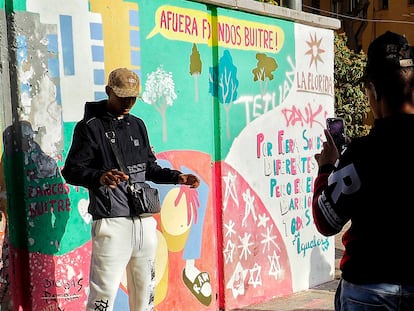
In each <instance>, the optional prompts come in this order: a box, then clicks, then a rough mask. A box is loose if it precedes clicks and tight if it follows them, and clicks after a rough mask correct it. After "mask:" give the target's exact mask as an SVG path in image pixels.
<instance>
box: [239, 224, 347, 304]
mask: <svg viewBox="0 0 414 311" xmlns="http://www.w3.org/2000/svg"><path fill="white" fill-rule="evenodd" d="M348 225H349V224H348ZM347 229H348V226H345V227H344V230H343V231H342V232H341V233H339V234H337V235H336V236H335V277H334V280H332V281H330V282H327V283H324V284H321V285H318V286H315V287H313V288H310V289H308V290H305V291H301V292H297V293H294V294H292V295H289V296H285V297H278V298H275V299H273V300H270V301H267V302H263V303H260V304H255V305H251V306H247V307H244V308H239V309H233V310H231V311H256V310H261V311H303V310H306V311H334V310H335V309H334V297H335V291H336V287H337V285H338V282H339V278H340V275H341V274H340V270H339V261H340V260H341V258H342V254H343V250H344V248H343V245H342V241H341V239H342V233H343V232H344V231H345V230H347Z"/></svg>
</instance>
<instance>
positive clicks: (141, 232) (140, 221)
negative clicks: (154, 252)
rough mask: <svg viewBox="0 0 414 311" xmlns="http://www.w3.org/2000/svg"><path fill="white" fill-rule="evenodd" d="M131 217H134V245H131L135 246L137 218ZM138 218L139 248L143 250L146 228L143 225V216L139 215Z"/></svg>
mask: <svg viewBox="0 0 414 311" xmlns="http://www.w3.org/2000/svg"><path fill="white" fill-rule="evenodd" d="M131 218H132V245H131V246H134V245H135V243H136V232H135V218H134V217H131ZM138 218H139V224H140V227H139V244H138V249H139V250H141V249H142V245H143V244H144V242H143V241H144V229H143V227H142V218H141V216H138Z"/></svg>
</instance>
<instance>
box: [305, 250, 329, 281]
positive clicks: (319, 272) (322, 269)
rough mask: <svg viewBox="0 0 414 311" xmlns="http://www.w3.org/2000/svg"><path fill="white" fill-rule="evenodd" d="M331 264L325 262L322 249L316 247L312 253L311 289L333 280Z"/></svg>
mask: <svg viewBox="0 0 414 311" xmlns="http://www.w3.org/2000/svg"><path fill="white" fill-rule="evenodd" d="M331 271H332V269H331V266H330V264H329V263H328V262H327V261H326V260H325V257H324V256H323V255H322V253H321V249H320V247H314V248H313V249H312V253H311V261H310V273H309V287H310V288H311V287H314V286H316V285H320V284H322V283H325V282H329V281H331V280H332V279H333V276H334V272H331Z"/></svg>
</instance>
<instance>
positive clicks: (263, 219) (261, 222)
mask: <svg viewBox="0 0 414 311" xmlns="http://www.w3.org/2000/svg"><path fill="white" fill-rule="evenodd" d="M268 220H269V217H267V215H266V214H262V215H259V222H258V223H257V227H261V226H263V227H264V228H266V224H267V221H268Z"/></svg>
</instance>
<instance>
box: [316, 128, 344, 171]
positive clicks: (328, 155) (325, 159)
mask: <svg viewBox="0 0 414 311" xmlns="http://www.w3.org/2000/svg"><path fill="white" fill-rule="evenodd" d="M324 133H325V137H326V141H325V142H324V143H323V148H322V151H321V153H317V154H315V160H316V162H318V166H319V167H321V166H323V165H325V164H335V162H336V160H338V157H339V152H338V149H337V148H336V146H335V143H334V140H333V138H332V136H331V134H329V131H328V130H326V129H325V130H324Z"/></svg>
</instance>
